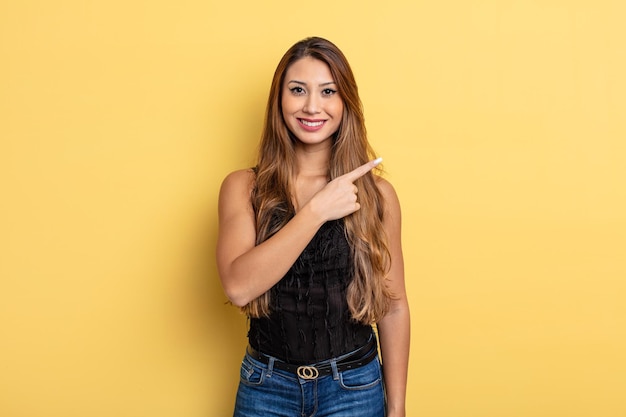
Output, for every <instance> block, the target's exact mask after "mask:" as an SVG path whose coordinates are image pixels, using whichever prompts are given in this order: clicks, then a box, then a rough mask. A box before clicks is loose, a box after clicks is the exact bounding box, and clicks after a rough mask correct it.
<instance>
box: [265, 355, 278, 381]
mask: <svg viewBox="0 0 626 417" xmlns="http://www.w3.org/2000/svg"><path fill="white" fill-rule="evenodd" d="M275 360H276V358H275V357H273V356H270V357H269V362H268V363H267V377H268V378H271V377H272V372H273V371H274V361H275Z"/></svg>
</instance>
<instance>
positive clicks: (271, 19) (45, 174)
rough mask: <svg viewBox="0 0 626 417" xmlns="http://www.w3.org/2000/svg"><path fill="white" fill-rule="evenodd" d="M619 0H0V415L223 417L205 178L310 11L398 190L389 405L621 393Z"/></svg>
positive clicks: (500, 406)
mask: <svg viewBox="0 0 626 417" xmlns="http://www.w3.org/2000/svg"><path fill="white" fill-rule="evenodd" d="M623 4H624V3H623V2H622V1H618V0H616V1H607V0H595V1H592V0H589V1H574V0H561V1H557V0H543V1H539V0H536V1H531V0H517V1H515V0H510V1H508V0H502V1H496V0H491V1H489V0H484V1H479V0H475V1H469V0H468V1H461V0H458V1H452V0H443V1H388V2H373V1H372V2H369V1H335V0H333V1H318V2H292V1H284V0H283V1H275V2H258V1H255V2H253V1H249V2H246V3H239V2H236V1H235V2H226V1H223V2H215V1H210V0H209V1H201V0H177V1H164V0H151V1H148V0H144V1H136V0H134V1H128V0H125V1H122V0H113V1H105V0H91V1H82V0H55V1H43V0H40V1H36V0H20V1H9V0H1V1H0V42H1V43H0V61H1V62H0V139H1V144H0V171H1V172H0V174H1V175H0V191H1V194H0V197H1V205H0V242H1V248H0V277H1V280H0V415H1V416H3V417H105V416H106V417H109V416H116V417H143V416H150V417H166V416H167V417H172V416H176V417H182V416H185V417H201V416H228V415H230V413H231V409H232V405H233V400H234V394H235V390H236V385H237V382H238V366H239V362H240V359H241V356H242V354H243V349H244V346H245V343H246V342H245V333H246V321H245V319H244V318H243V317H242V316H241V315H239V314H238V312H237V311H236V310H235V309H234V308H233V307H230V306H228V305H226V304H225V301H226V298H225V297H224V295H223V293H222V291H221V288H220V285H219V282H218V279H217V276H216V268H215V262H214V251H215V237H216V233H217V230H216V228H217V226H216V198H217V193H218V188H219V185H220V183H221V180H222V178H223V177H224V176H225V175H226V174H227V173H228V172H230V171H231V170H234V169H237V168H242V167H247V166H250V165H251V164H252V163H253V160H254V153H255V147H256V144H257V139H258V137H259V132H260V129H261V123H262V117H263V113H264V107H265V100H266V95H267V92H268V88H269V82H270V79H271V76H272V73H273V70H274V68H275V65H276V64H277V62H278V60H279V59H280V57H281V56H282V54H283V53H284V51H285V50H286V49H287V48H288V47H289V46H290V45H291V44H293V43H294V42H295V41H297V40H299V39H301V38H303V37H306V36H309V35H320V36H324V37H327V38H329V39H331V40H332V41H334V42H335V43H336V44H337V45H338V46H339V47H340V48H342V49H343V51H344V52H345V53H346V55H347V56H348V58H349V60H350V61H351V64H352V66H353V68H354V71H355V74H356V77H357V81H358V83H359V86H360V89H361V94H362V99H363V102H364V104H365V110H366V118H367V124H368V129H369V133H370V136H371V141H372V143H373V145H374V147H375V149H376V150H377V151H378V153H379V154H380V155H381V156H383V157H384V159H385V163H386V171H387V174H386V175H387V178H388V179H389V180H390V181H391V182H392V183H393V184H394V185H395V186H396V188H397V191H398V194H399V196H400V198H401V201H402V205H403V213H404V236H403V238H404V248H405V256H406V274H407V275H406V277H407V289H408V292H409V298H410V303H411V309H412V316H413V321H412V343H413V344H412V351H411V364H410V378H409V388H408V389H409V396H408V404H407V406H408V415H410V416H422V417H468V416H477V417H492V416H493V417H496V416H497V417H502V416H506V417H517V416H520V417H521V416H533V417H544V416H545V417H554V416H564V417H577V416H585V417H596V416H602V417H618V416H619V417H623V416H625V415H626V401H625V400H624V393H625V392H626V358H625V356H626V353H625V352H626V302H625V300H626V280H625V278H626V261H625V259H624V258H625V257H626V255H625V254H626V186H625V180H626V146H625V145H624V139H625V138H626V123H625V121H624V119H625V117H624V116H625V114H626V77H625V76H624V74H626V47H625V46H624V41H625V40H626V26H625V25H624V19H625V18H626V7H625V6H623Z"/></svg>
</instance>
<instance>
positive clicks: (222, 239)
mask: <svg viewBox="0 0 626 417" xmlns="http://www.w3.org/2000/svg"><path fill="white" fill-rule="evenodd" d="M377 162H380V161H370V162H368V163H366V164H364V165H362V166H360V167H359V168H357V169H355V170H354V171H352V172H349V173H347V174H345V175H342V176H341V177H338V178H335V179H334V180H333V181H331V182H329V183H328V184H326V186H325V187H324V188H322V189H321V190H320V191H319V192H317V193H316V194H315V195H314V196H313V197H312V198H311V199H310V200H309V201H308V202H307V203H306V204H304V205H303V206H302V208H301V209H300V210H299V211H298V212H297V213H296V215H295V216H294V217H293V218H292V219H291V220H290V221H289V222H288V223H287V224H286V225H285V226H284V227H283V228H282V229H280V230H279V231H278V232H277V233H276V234H274V235H273V236H272V237H270V238H269V239H267V240H266V241H265V242H263V243H261V244H260V245H256V246H255V242H256V228H255V219H254V212H253V210H252V205H251V202H250V193H251V191H252V187H253V183H254V175H255V174H254V173H253V172H252V171H251V170H242V171H236V172H233V173H232V174H230V175H228V176H227V177H226V179H225V180H224V182H223V183H222V187H221V189H220V196H219V203H218V216H219V233H218V238H217V251H216V252H217V269H218V272H219V275H220V279H221V281H222V286H223V287H224V292H225V293H226V295H227V296H228V298H229V299H230V300H231V301H232V302H233V304H235V305H237V306H240V307H241V306H244V305H246V304H248V303H249V302H250V301H252V300H254V299H255V298H257V297H258V296H260V295H262V294H264V293H265V292H266V291H267V290H269V289H270V288H272V286H273V285H274V284H276V283H277V282H278V281H279V280H280V279H281V278H282V277H283V276H285V274H286V273H287V271H289V268H290V267H291V265H293V263H294V262H295V261H296V259H298V256H299V255H300V254H301V253H302V251H303V250H304V248H306V245H307V244H308V243H309V242H310V241H311V239H313V236H315V233H316V232H317V230H318V229H319V228H320V227H321V225H322V224H324V223H325V222H326V221H329V220H335V219H339V218H342V217H345V216H347V215H348V214H350V213H353V212H355V211H356V210H358V209H359V208H360V206H359V203H358V202H357V201H356V200H357V199H356V190H355V186H354V184H353V182H354V181H355V180H356V179H357V178H359V177H361V176H363V175H365V174H366V173H367V172H369V171H370V170H371V169H372V168H374V167H375V166H376V165H377V164H378V163H377Z"/></svg>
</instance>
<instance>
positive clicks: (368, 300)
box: [243, 37, 391, 324]
mask: <svg viewBox="0 0 626 417" xmlns="http://www.w3.org/2000/svg"><path fill="white" fill-rule="evenodd" d="M304 57H311V58H314V59H318V60H320V61H322V62H324V63H326V64H327V65H328V67H329V68H330V72H331V75H332V77H333V81H334V82H335V83H336V85H337V91H338V93H339V94H340V97H341V98H342V100H343V102H344V111H343V117H342V120H341V124H340V127H339V129H338V130H337V132H336V133H335V135H334V141H333V146H332V149H331V157H330V165H329V173H328V176H329V178H330V179H331V180H332V179H334V178H336V177H338V176H341V175H343V174H345V173H347V172H350V171H352V170H353V169H355V168H357V167H358V166H360V165H363V164H364V163H366V162H367V161H369V160H372V159H374V158H375V157H376V156H375V154H374V151H373V149H372V148H371V146H370V144H369V142H368V141H367V133H366V130H365V121H364V117H363V106H362V104H361V100H360V98H359V93H358V88H357V85H356V81H355V79H354V75H353V73H352V70H351V68H350V65H349V64H348V61H347V59H346V58H345V56H344V55H343V53H342V52H341V51H340V50H339V48H337V47H336V46H335V45H334V44H333V43H331V42H329V41H328V40H326V39H322V38H317V37H312V38H307V39H304V40H302V41H300V42H298V43H296V44H295V45H293V46H292V47H291V48H290V49H289V50H288V51H287V52H286V53H285V55H284V56H283V58H282V59H281V61H280V62H279V64H278V67H277V68H276V71H275V72H274V78H273V80H272V85H271V88H270V93H269V99H268V102H267V110H266V114H265V125H264V128H263V133H262V135H261V142H260V145H259V155H258V161H257V165H256V168H255V171H256V182H255V185H254V187H253V190H252V196H251V199H252V207H253V209H254V214H255V218H256V244H257V245H258V244H260V243H261V242H263V241H265V240H267V239H268V238H269V237H271V236H272V235H273V234H274V233H276V232H277V231H278V230H280V228H281V227H283V226H284V225H285V224H286V223H287V222H288V221H289V220H290V219H291V217H293V215H295V208H294V206H293V203H292V179H293V178H294V174H295V172H296V157H295V145H294V143H295V140H296V139H295V137H294V136H293V134H292V133H291V132H290V131H289V130H288V128H287V126H286V125H285V122H284V120H283V116H282V106H281V94H282V89H283V88H282V87H283V83H284V77H285V73H286V72H287V69H288V68H289V67H290V66H291V65H292V64H293V63H294V62H296V61H298V60H299V59H302V58H304ZM355 185H356V186H357V187H358V189H359V203H360V205H361V208H360V209H359V210H357V211H356V212H354V213H352V214H350V215H349V216H347V217H345V218H344V224H345V228H346V236H347V238H348V242H349V243H350V247H351V250H352V259H353V262H354V268H353V269H354V277H353V279H352V281H351V282H350V284H349V286H348V291H347V302H348V306H349V308H350V312H351V314H352V317H353V318H354V319H355V320H357V321H359V322H362V323H366V324H369V323H373V322H376V321H378V320H380V319H381V318H382V317H383V316H384V315H385V313H386V312H387V310H388V309H389V301H390V298H391V294H390V292H389V289H388V288H387V285H386V282H385V281H386V280H385V276H386V274H387V271H388V270H389V265H390V257H389V250H388V248H387V239H386V235H385V231H384V228H383V223H382V221H383V215H384V202H383V197H382V195H381V193H380V191H379V189H378V187H377V185H376V182H375V177H374V175H373V174H372V173H371V172H370V173H367V174H366V175H364V176H363V177H361V178H359V179H358V180H357V181H356V182H355ZM243 311H244V312H245V313H246V314H248V315H249V316H251V317H261V316H266V315H268V314H269V313H270V291H267V292H266V293H265V294H263V295H261V296H260V297H258V298H256V299H255V300H253V301H251V302H250V303H249V304H248V305H246V306H244V307H243Z"/></svg>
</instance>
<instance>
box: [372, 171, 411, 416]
mask: <svg viewBox="0 0 626 417" xmlns="http://www.w3.org/2000/svg"><path fill="white" fill-rule="evenodd" d="M378 186H379V188H380V190H381V192H382V194H383V197H384V199H385V204H386V210H385V218H384V219H383V221H384V226H385V231H386V232H387V238H388V245H389V252H390V255H391V269H390V271H389V275H388V285H389V289H390V290H391V293H392V296H393V297H394V298H393V300H392V302H391V308H390V309H389V312H388V313H387V314H386V315H385V317H383V318H382V319H381V320H380V321H379V322H378V323H377V327H378V334H379V338H380V350H381V354H382V360H383V374H384V379H385V390H386V393H387V417H404V416H405V415H406V384H407V374H408V366H409V345H410V319H409V303H408V300H407V296H406V289H405V285H404V260H403V257H402V241H401V214H400V203H399V201H398V196H397V195H396V192H395V190H394V189H393V187H392V186H391V184H390V183H389V182H387V181H385V180H382V179H381V180H379V183H378Z"/></svg>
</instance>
